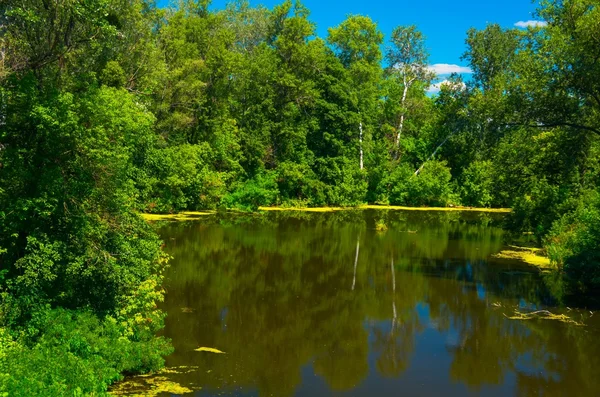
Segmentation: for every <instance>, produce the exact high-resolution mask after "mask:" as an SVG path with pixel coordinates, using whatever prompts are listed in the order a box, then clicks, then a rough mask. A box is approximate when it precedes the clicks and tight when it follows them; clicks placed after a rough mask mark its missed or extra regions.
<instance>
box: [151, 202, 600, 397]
mask: <svg viewBox="0 0 600 397" xmlns="http://www.w3.org/2000/svg"><path fill="white" fill-rule="evenodd" d="M381 219H384V221H385V224H386V225H387V226H388V230H387V232H385V233H377V232H376V231H375V223H376V221H380V220H381ZM497 224H498V220H497V219H494V218H491V217H490V216H489V215H472V214H469V215H465V214H460V213H437V214H436V213H410V212H400V211H377V212H376V211H371V210H364V211H343V212H338V213H320V214H306V213H272V214H265V215H262V216H258V217H257V216H252V217H249V218H248V217H241V216H230V217H221V218H217V217H215V218H211V219H207V220H204V221H201V222H199V223H189V224H169V225H167V226H165V227H163V228H162V229H161V234H162V236H163V238H164V239H165V241H166V244H167V249H168V251H169V253H170V254H171V255H173V257H174V259H173V261H172V266H171V268H170V269H169V271H168V274H167V281H166V284H167V289H168V294H167V299H166V302H165V305H166V309H167V311H168V313H169V317H168V318H167V322H166V329H165V333H166V335H167V336H168V337H170V338H172V339H173V343H174V345H175V348H176V351H175V353H174V354H173V355H172V356H170V357H169V358H168V359H167V364H168V365H169V366H196V367H198V371H196V372H193V373H189V374H185V375H173V376H174V377H177V376H179V377H180V379H177V380H178V381H179V382H180V383H182V384H184V385H185V384H196V385H201V386H202V387H203V390H204V392H202V393H208V394H211V393H214V392H215V391H216V390H217V389H218V390H219V391H220V392H227V393H232V394H236V393H238V392H239V393H240V394H242V393H250V394H260V395H265V396H268V395H276V396H289V395H294V394H303V393H304V394H306V395H316V394H318V393H323V394H325V395H327V394H330V393H331V392H334V391H335V392H342V391H350V392H351V393H350V394H352V395H369V391H370V392H373V390H374V389H373V388H375V387H381V389H378V393H380V394H388V395H395V394H394V390H395V391H396V392H397V391H398V390H405V391H406V392H407V393H408V394H411V393H417V394H432V393H439V394H444V395H448V394H450V395H451V394H457V395H459V394H460V395H463V394H464V393H465V391H469V390H470V391H471V392H477V391H480V390H485V391H486V392H494V391H496V392H497V393H504V392H505V391H506V390H509V391H510V393H513V394H519V395H531V394H536V395H537V394H544V395H564V394H569V395H596V392H597V391H598V390H600V381H599V379H598V377H597V376H595V374H594V368H600V359H599V357H600V346H599V343H598V336H599V335H598V329H599V328H598V327H596V325H598V322H595V323H594V321H595V319H594V318H593V317H592V319H591V320H590V321H589V322H588V327H585V328H582V327H574V326H569V325H566V324H562V323H553V322H535V321H533V322H518V321H512V320H508V319H507V318H506V317H505V316H504V314H510V313H512V311H513V310H514V308H515V307H517V306H518V305H521V306H523V305H527V306H529V307H542V306H546V305H549V304H552V303H553V299H552V297H551V296H550V295H549V293H548V289H547V288H546V286H545V284H544V282H543V280H542V278H541V277H540V276H539V275H538V274H537V272H536V271H532V270H531V269H529V268H526V267H524V265H521V264H519V263H516V262H508V261H498V260H490V255H491V254H493V253H496V252H498V251H499V250H500V249H501V248H502V245H503V232H502V229H501V228H499V227H497V226H495V225H497ZM413 232H414V233H413ZM182 308H185V310H182ZM552 310H554V311H560V310H561V309H557V308H553V309H552ZM573 313H578V312H576V311H573V312H571V313H570V314H571V315H573ZM599 317H600V316H599ZM595 324H596V325H595ZM198 346H211V347H216V348H219V349H220V350H224V351H226V352H227V355H218V356H217V355H209V354H201V353H197V352H194V351H193V350H194V349H195V348H197V347H198ZM421 367H425V368H427V367H431V368H432V370H431V371H429V372H425V373H421V375H419V376H421V377H423V379H428V380H430V382H427V383H426V384H424V382H421V381H420V380H419V381H417V376H416V375H415V371H416V370H417V368H421ZM323 380H324V382H323ZM211 390H212V391H211ZM202 393H201V394H202Z"/></svg>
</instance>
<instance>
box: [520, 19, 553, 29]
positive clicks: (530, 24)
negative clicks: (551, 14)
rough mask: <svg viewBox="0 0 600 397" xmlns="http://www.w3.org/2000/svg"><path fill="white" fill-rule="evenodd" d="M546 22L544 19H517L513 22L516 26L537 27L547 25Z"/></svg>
mask: <svg viewBox="0 0 600 397" xmlns="http://www.w3.org/2000/svg"><path fill="white" fill-rule="evenodd" d="M547 25H548V22H544V21H519V22H517V23H515V26H516V27H518V28H537V27H540V28H541V27H544V26H547Z"/></svg>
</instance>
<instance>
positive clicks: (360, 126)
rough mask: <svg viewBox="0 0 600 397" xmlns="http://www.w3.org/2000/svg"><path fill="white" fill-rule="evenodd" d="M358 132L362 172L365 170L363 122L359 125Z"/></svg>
mask: <svg viewBox="0 0 600 397" xmlns="http://www.w3.org/2000/svg"><path fill="white" fill-rule="evenodd" d="M358 130H359V136H358V140H359V142H360V148H359V149H360V160H359V161H360V169H361V170H362V169H363V168H364V164H363V145H362V144H363V128H362V121H361V122H359V123H358Z"/></svg>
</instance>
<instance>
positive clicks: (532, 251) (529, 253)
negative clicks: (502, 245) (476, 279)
mask: <svg viewBox="0 0 600 397" xmlns="http://www.w3.org/2000/svg"><path fill="white" fill-rule="evenodd" d="M544 253H545V251H544V250H543V249H541V248H531V247H518V246H514V245H511V246H509V248H508V249H504V250H502V251H500V252H499V253H497V254H493V255H492V257H493V258H497V259H513V260H519V261H523V262H525V263H527V264H530V265H533V266H536V267H538V268H540V269H542V270H550V269H555V268H556V267H555V266H554V265H552V263H551V261H550V258H548V257H547V256H545V255H544Z"/></svg>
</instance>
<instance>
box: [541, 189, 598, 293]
mask: <svg viewBox="0 0 600 397" xmlns="http://www.w3.org/2000/svg"><path fill="white" fill-rule="evenodd" d="M599 241H600V192H598V191H589V192H586V193H585V194H583V195H581V196H580V198H579V202H578V206H577V208H576V209H575V210H574V211H572V212H569V213H567V214H565V215H563V216H562V217H561V218H560V219H559V220H557V221H556V222H554V225H553V226H552V229H551V231H550V233H549V234H548V237H547V238H546V248H547V251H548V255H549V256H550V259H551V260H552V261H553V262H554V263H556V264H557V265H558V266H559V267H562V268H563V269H564V270H565V271H566V273H567V275H568V276H569V278H571V279H573V280H577V281H578V282H579V283H580V285H581V286H582V287H584V288H593V289H600V246H599V245H598V242H599Z"/></svg>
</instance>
